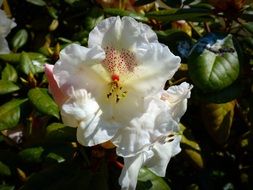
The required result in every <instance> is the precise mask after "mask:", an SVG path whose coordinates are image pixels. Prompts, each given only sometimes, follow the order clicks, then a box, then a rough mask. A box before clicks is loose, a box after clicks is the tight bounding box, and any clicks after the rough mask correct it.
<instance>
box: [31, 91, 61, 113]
mask: <svg viewBox="0 0 253 190" xmlns="http://www.w3.org/2000/svg"><path fill="white" fill-rule="evenodd" d="M28 98H29V100H30V101H31V102H32V104H33V105H34V106H35V107H36V108H37V109H38V110H39V111H40V112H41V113H44V114H47V115H51V116H54V117H56V118H59V117H60V116H59V109H58V106H57V104H56V103H55V102H54V101H53V99H52V98H51V97H50V96H49V94H48V93H47V89H45V88H34V89H31V90H29V92H28Z"/></svg>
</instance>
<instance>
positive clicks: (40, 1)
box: [26, 0, 46, 6]
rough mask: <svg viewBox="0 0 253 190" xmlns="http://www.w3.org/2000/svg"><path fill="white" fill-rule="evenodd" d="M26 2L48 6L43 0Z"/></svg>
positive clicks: (28, 0)
mask: <svg viewBox="0 0 253 190" xmlns="http://www.w3.org/2000/svg"><path fill="white" fill-rule="evenodd" d="M26 1H27V2H29V3H32V4H34V5H37V6H46V3H45V1H43V0H26Z"/></svg>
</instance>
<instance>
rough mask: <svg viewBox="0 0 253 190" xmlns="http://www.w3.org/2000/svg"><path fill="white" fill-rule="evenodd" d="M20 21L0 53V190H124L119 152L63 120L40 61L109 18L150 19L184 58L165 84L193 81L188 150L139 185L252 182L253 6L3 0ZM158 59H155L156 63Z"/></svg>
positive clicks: (233, 0)
mask: <svg viewBox="0 0 253 190" xmlns="http://www.w3.org/2000/svg"><path fill="white" fill-rule="evenodd" d="M3 5H4V6H3V8H4V10H5V12H7V13H8V14H9V15H12V17H13V18H15V22H16V23H17V27H16V28H14V29H13V30H12V32H11V33H10V34H9V36H8V37H7V40H8V42H9V45H10V49H11V50H12V53H9V54H1V55H0V71H1V75H0V77H1V80H0V96H1V98H0V132H1V133H0V189H1V190H12V189H22V190H33V189H38V190H49V189H54V190H55V189H71V188H72V189H83V188H87V189H89V188H93V189H120V187H119V185H118V177H119V174H120V172H121V171H120V168H121V164H120V162H122V160H120V159H121V158H118V157H117V156H116V155H115V152H114V149H112V150H106V149H103V148H102V147H100V146H96V147H92V148H87V147H82V146H80V145H79V144H78V143H77V142H76V137H75V133H76V132H75V129H73V128H69V127H65V126H64V125H63V124H62V123H61V118H60V115H59V110H58V107H57V105H56V104H55V102H54V101H53V99H52V98H51V95H50V94H49V92H48V89H47V85H48V84H47V81H46V79H45V76H44V71H43V65H44V64H45V63H51V64H54V63H55V62H56V60H57V59H58V56H59V51H60V50H61V49H62V48H64V47H65V46H66V45H68V44H69V43H72V42H76V43H80V44H82V45H84V46H85V45H87V38H88V34H89V32H90V30H91V29H92V28H93V27H94V26H95V25H96V24H97V23H98V22H99V21H101V20H102V19H104V18H106V17H108V16H115V15H119V16H131V17H133V18H135V19H136V20H138V21H140V22H144V23H146V24H148V25H150V26H151V27H152V28H153V29H154V30H155V31H156V32H157V35H158V37H159V41H160V42H162V43H164V44H166V45H167V46H169V48H170V49H171V51H172V52H173V53H174V54H176V55H178V56H180V57H181V59H182V64H181V67H180V69H179V71H178V72H177V73H176V75H175V77H174V78H173V79H172V80H170V81H168V84H167V86H166V87H168V86H169V85H173V84H178V83H180V82H182V81H188V82H189V83H192V84H193V85H194V89H193V91H192V96H191V99H190V101H189V105H188V110H187V113H186V114H185V116H184V117H183V118H182V124H181V128H182V143H181V147H182V152H181V153H180V154H179V155H177V156H176V157H174V158H173V159H172V160H171V163H170V164H169V166H168V169H167V170H168V172H167V175H166V177H165V178H164V179H162V178H159V177H157V176H155V175H154V174H152V173H151V172H150V171H148V170H147V169H145V168H143V169H142V170H141V171H140V173H139V181H138V185H137V189H140V190H142V189H154V190H156V189H159V190H160V189H164V190H166V189H189V190H192V189H194V190H197V189H205V190H209V189H252V188H253V183H252V182H253V162H252V160H253V126H252V122H253V121H252V120H253V90H252V89H253V70H252V69H253V68H252V67H253V60H252V58H253V37H252V34H253V4H252V3H250V1H244V0H224V1H222V2H220V1H216V0H209V1H204V0H202V1H201V0H184V1H183V0H162V1H159V2H158V1H155V0H137V1H134V0H129V1H127V0H119V1H116V0H112V1H104V0H97V1H82V0H64V1H60V0H22V1H18V0H8V1H7V0H4V3H3ZM157 64H159V63H157Z"/></svg>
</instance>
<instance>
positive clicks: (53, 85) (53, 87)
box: [45, 64, 68, 106]
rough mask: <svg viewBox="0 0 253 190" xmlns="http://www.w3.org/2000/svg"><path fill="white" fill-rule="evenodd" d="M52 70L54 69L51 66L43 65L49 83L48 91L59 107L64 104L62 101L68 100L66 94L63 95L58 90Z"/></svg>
mask: <svg viewBox="0 0 253 190" xmlns="http://www.w3.org/2000/svg"><path fill="white" fill-rule="evenodd" d="M53 68H54V66H53V65H50V64H45V74H46V77H47V80H48V83H49V90H50V92H51V93H52V95H53V97H54V100H55V102H56V103H57V104H58V105H59V106H61V105H62V104H63V103H64V101H65V100H66V99H67V98H68V96H67V95H66V94H63V92H62V91H61V89H60V88H59V86H58V84H57V82H56V80H55V77H54V74H53Z"/></svg>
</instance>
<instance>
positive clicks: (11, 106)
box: [0, 99, 27, 131]
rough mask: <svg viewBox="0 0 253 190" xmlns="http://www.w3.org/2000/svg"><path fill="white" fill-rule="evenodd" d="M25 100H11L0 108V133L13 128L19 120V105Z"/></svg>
mask: <svg viewBox="0 0 253 190" xmlns="http://www.w3.org/2000/svg"><path fill="white" fill-rule="evenodd" d="M25 101H27V99H20V100H19V99H13V100H11V101H9V102H7V103H5V104H3V105H1V106H0V131H2V130H5V129H10V128H13V127H15V126H16V125H17V124H18V122H19V118H20V107H19V106H20V105H21V104H22V103H24V102H25Z"/></svg>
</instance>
